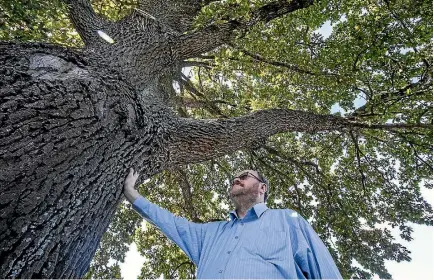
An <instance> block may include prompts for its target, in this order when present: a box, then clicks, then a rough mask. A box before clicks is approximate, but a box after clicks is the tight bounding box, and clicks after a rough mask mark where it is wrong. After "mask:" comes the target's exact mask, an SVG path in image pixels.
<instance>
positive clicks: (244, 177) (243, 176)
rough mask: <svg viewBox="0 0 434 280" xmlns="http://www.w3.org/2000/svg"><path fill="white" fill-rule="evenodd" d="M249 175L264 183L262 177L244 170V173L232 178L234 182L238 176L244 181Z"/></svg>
mask: <svg viewBox="0 0 434 280" xmlns="http://www.w3.org/2000/svg"><path fill="white" fill-rule="evenodd" d="M248 177H253V178H255V179H256V180H258V181H259V182H261V183H264V182H263V181H262V180H261V179H259V178H258V177H256V176H255V175H253V174H252V173H250V172H244V173H242V174H240V175H238V176H236V177H234V178H233V179H232V182H234V181H235V179H236V178H239V179H240V180H243V181H244V180H246V179H247V178H248Z"/></svg>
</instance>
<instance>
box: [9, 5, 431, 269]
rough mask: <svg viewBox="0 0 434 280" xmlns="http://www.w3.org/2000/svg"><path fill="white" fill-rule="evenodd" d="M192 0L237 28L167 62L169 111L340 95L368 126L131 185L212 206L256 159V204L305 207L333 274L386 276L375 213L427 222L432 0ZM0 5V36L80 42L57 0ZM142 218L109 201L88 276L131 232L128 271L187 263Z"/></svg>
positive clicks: (283, 142)
mask: <svg viewBox="0 0 434 280" xmlns="http://www.w3.org/2000/svg"><path fill="white" fill-rule="evenodd" d="M91 2H92V5H93V8H94V10H95V11H96V12H97V13H100V14H103V15H104V16H105V17H107V18H108V19H110V20H112V21H115V20H119V19H122V18H123V17H124V16H126V15H128V14H129V13H131V12H132V11H136V12H138V13H142V14H143V15H144V16H146V17H154V18H156V20H159V19H158V16H157V15H153V14H152V13H151V12H149V11H146V10H144V9H142V8H141V6H139V5H137V3H135V1H127V0H95V1H91ZM203 2H206V3H207V5H205V6H204V7H203V8H202V9H201V11H200V13H199V14H198V15H197V16H196V17H195V19H194V26H195V28H196V30H200V29H201V28H203V27H204V26H208V25H210V24H224V23H230V22H233V21H236V22H243V24H246V25H247V26H249V28H248V29H247V30H246V29H242V30H240V31H238V32H237V33H236V34H235V35H234V36H233V38H232V39H231V40H230V42H228V43H226V44H224V45H222V46H219V47H218V48H216V49H213V50H212V51H208V52H206V53H204V54H202V55H199V56H197V57H195V58H191V59H188V60H187V61H185V62H184V64H182V65H180V66H179V67H183V72H182V73H183V74H181V75H179V76H178V77H177V78H176V79H175V80H174V82H173V87H174V91H175V94H174V96H173V98H172V107H173V109H174V110H175V111H176V112H177V113H178V114H179V115H180V116H183V117H189V118H193V119H228V118H231V117H238V116H243V115H246V114H248V113H250V112H253V111H257V110H260V109H271V108H287V109H293V110H302V111H309V112H314V113H318V114H330V112H331V111H332V110H333V109H334V108H336V107H337V106H339V108H340V110H339V111H337V112H336V111H333V113H334V114H335V115H339V116H342V117H345V118H346V119H348V120H352V121H360V122H363V123H366V124H369V125H371V128H372V129H366V127H356V128H351V129H347V130H343V131H327V132H316V133H308V132H307V133H305V132H288V133H281V134H277V135H274V136H272V137H270V138H268V139H263V138H258V139H257V142H255V143H254V144H253V145H251V146H250V147H245V148H244V149H243V150H241V151H239V152H236V153H234V154H229V155H224V156H221V157H219V158H217V159H212V160H209V161H206V162H203V163H198V164H189V165H185V166H179V167H176V168H171V169H169V170H166V171H164V172H162V173H160V174H157V175H155V176H153V177H152V178H150V179H149V180H147V181H146V182H145V183H143V184H142V185H141V186H140V192H141V193H142V194H143V195H144V196H146V197H147V198H148V199H149V200H150V201H152V202H155V203H157V204H159V205H160V206H161V207H164V208H167V209H168V210H170V211H171V212H172V213H174V214H176V215H180V216H184V217H186V218H188V219H190V220H192V221H197V222H208V221H212V220H223V219H226V214H227V210H228V209H229V208H227V207H228V206H230V201H229V199H228V196H227V193H228V192H227V191H228V188H229V184H230V180H231V176H232V175H233V174H234V173H235V172H236V171H237V170H240V169H243V168H245V167H250V168H255V169H258V170H260V171H261V172H262V173H264V174H265V176H266V177H267V178H268V179H269V181H270V182H271V192H270V195H269V199H268V203H267V204H268V206H269V207H271V208H290V209H293V210H296V211H298V212H299V213H300V214H301V215H302V216H304V217H305V218H306V219H307V220H308V221H310V222H311V224H312V226H313V227H314V228H315V230H316V231H317V232H318V234H319V235H320V237H321V238H322V240H323V241H324V243H325V244H326V245H327V247H328V248H329V250H330V252H331V254H332V256H333V257H334V259H335V260H336V262H337V265H338V267H339V269H340V270H341V273H342V275H343V277H344V278H350V277H354V278H371V277H372V276H373V275H374V274H378V275H379V276H380V277H381V278H390V274H389V273H388V271H387V269H386V268H385V266H384V261H385V260H394V261H398V262H400V261H410V260H411V255H410V252H409V251H408V250H407V249H406V248H405V247H404V246H403V245H401V244H400V243H399V241H397V240H394V238H393V237H392V235H391V232H390V230H389V229H388V228H386V227H384V225H387V226H391V227H394V228H395V227H397V228H399V230H400V232H401V238H402V239H404V240H408V241H409V240H411V239H412V237H411V233H412V227H411V223H417V224H425V225H429V226H432V223H433V220H432V208H431V205H429V204H428V203H427V202H426V201H425V200H424V198H423V197H422V195H421V188H430V189H431V188H432V170H433V167H432V152H433V150H432V127H431V125H432V98H433V97H432V2H431V1H417V3H415V2H414V1H409V0H400V1H388V0H386V1H361V0H348V1H338V0H332V1H315V2H314V3H313V5H310V6H309V7H307V8H305V9H299V10H296V11H293V12H291V13H289V14H282V15H278V16H274V17H273V18H270V20H267V16H264V15H262V14H261V13H260V12H257V11H258V8H260V7H265V6H267V5H269V6H272V4H273V3H276V2H275V1H268V0H261V1H247V0H228V1H203ZM277 2H279V1H277ZM280 2H281V1H280ZM1 5H2V6H1V7H0V8H1V10H0V12H1V16H0V18H2V19H0V24H1V26H2V28H1V29H0V39H1V40H12V41H14V40H17V41H24V42H28V41H35V42H41V41H43V42H50V43H56V44H62V45H66V46H69V47H76V48H80V47H81V46H82V45H83V42H82V41H81V39H80V37H79V36H78V34H77V32H75V30H74V28H73V26H72V24H71V23H70V21H69V19H68V16H67V10H66V7H65V5H64V4H62V3H61V2H57V1H55V2H54V3H49V4H48V3H46V1H39V0H37V1H35V0H32V1H20V2H19V3H18V2H16V1H4V2H3V4H1ZM174 9H175V8H174ZM259 11H264V10H263V9H262V10H259ZM270 11H272V9H270V10H269V11H268V12H269V14H271V12H270ZM269 14H268V15H269ZM257 18H262V19H265V20H261V21H258V20H256V19H257ZM168 28H170V25H169V26H168ZM327 28H329V29H330V32H331V33H330V34H326V33H327V32H326V31H324V30H327ZM174 32H175V31H174ZM177 32H178V31H177ZM275 122H279V119H276V120H275ZM386 124H387V125H388V126H387V129H386ZM253 129H254V127H253ZM238 137H239V138H243V131H241V130H240V131H239V135H238ZM141 224H142V219H141V218H140V217H139V216H138V215H137V214H136V213H135V212H134V211H133V210H132V209H131V207H130V205H129V204H126V203H122V204H121V205H120V206H119V208H118V211H117V213H116V215H115V216H114V218H113V220H112V223H111V225H110V227H109V230H108V231H107V233H106V234H105V235H104V238H103V240H102V242H101V244H100V247H99V249H98V251H97V254H96V256H95V258H94V260H93V263H92V265H91V268H90V270H89V272H88V274H87V277H89V278H90V277H94V278H119V277H120V276H121V275H120V268H119V262H123V261H124V258H125V253H126V252H127V251H128V247H129V244H131V243H132V242H135V243H136V244H137V247H138V250H139V252H140V253H141V254H142V255H143V256H145V257H146V262H145V263H144V264H143V268H142V272H141V275H140V276H139V277H143V278H157V277H159V276H160V275H161V274H163V275H164V277H165V278H166V277H167V278H174V277H179V278H193V277H194V273H195V268H194V266H193V264H192V263H191V262H189V260H188V258H187V257H186V256H185V255H184V254H183V253H182V252H181V251H180V249H178V248H177V247H176V246H175V245H174V244H172V243H170V241H168V240H167V239H166V238H164V237H163V236H162V234H161V233H160V232H158V231H157V230H156V229H155V228H154V227H151V226H146V227H142V226H141Z"/></svg>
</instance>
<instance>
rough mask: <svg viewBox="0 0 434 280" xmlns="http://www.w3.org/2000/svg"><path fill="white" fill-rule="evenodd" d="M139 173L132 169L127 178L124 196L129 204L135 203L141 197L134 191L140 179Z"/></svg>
mask: <svg viewBox="0 0 434 280" xmlns="http://www.w3.org/2000/svg"><path fill="white" fill-rule="evenodd" d="M139 175H140V174H139V172H134V169H133V168H130V173H128V176H127V178H125V181H124V194H125V196H126V198H127V199H128V201H129V202H131V203H133V202H134V201H135V200H136V199H137V198H138V197H139V196H140V194H139V192H138V191H136V190H135V189H134V185H135V184H136V181H137V178H139Z"/></svg>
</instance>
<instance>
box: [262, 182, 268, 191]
mask: <svg viewBox="0 0 434 280" xmlns="http://www.w3.org/2000/svg"><path fill="white" fill-rule="evenodd" d="M261 184H262V186H261V189H263V190H264V193H266V192H267V185H266V184H264V183H261Z"/></svg>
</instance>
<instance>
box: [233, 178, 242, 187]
mask: <svg viewBox="0 0 434 280" xmlns="http://www.w3.org/2000/svg"><path fill="white" fill-rule="evenodd" d="M237 183H238V184H240V183H241V180H240V178H235V179H234V181H233V182H232V186H233V185H235V184H237Z"/></svg>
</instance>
